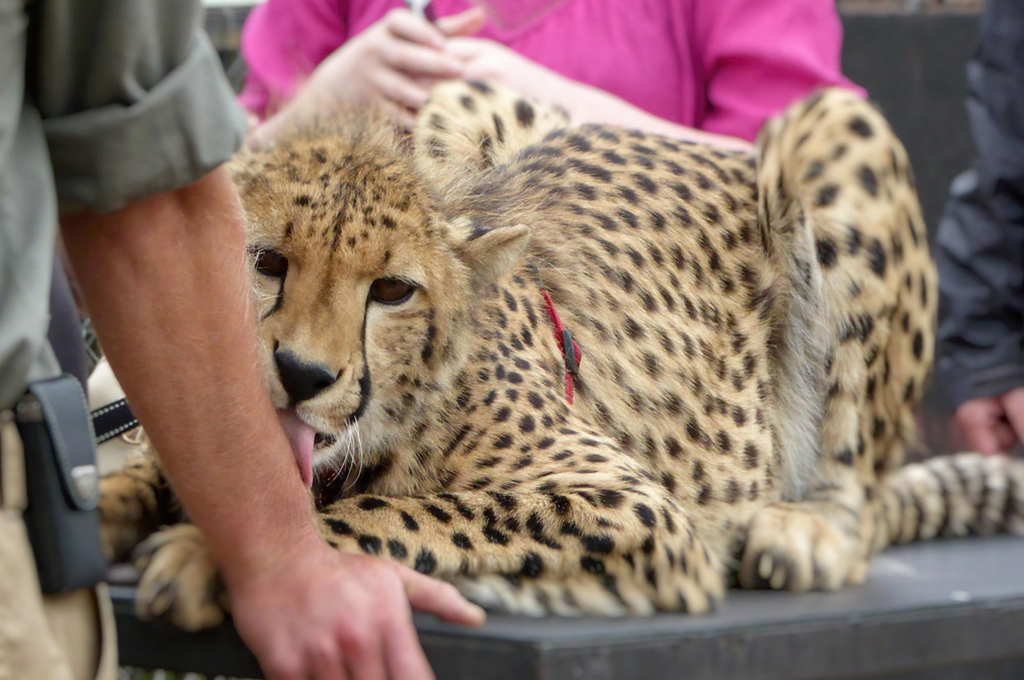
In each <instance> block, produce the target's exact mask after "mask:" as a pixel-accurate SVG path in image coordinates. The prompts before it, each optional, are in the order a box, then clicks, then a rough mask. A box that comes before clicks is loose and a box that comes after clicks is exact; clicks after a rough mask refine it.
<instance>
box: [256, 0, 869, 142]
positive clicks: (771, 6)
mask: <svg viewBox="0 0 1024 680" xmlns="http://www.w3.org/2000/svg"><path fill="white" fill-rule="evenodd" d="M476 4H482V5H486V6H487V7H486V14H485V12H484V11H482V10H481V9H479V8H474V6H473V3H470V2H469V1H468V0H435V2H434V3H433V6H432V9H433V11H434V12H435V13H436V15H437V16H439V17H442V18H441V19H439V20H438V21H437V23H436V25H434V24H429V23H427V22H426V21H424V20H423V19H420V18H418V17H416V16H415V15H414V14H413V13H412V12H410V11H409V10H407V9H404V7H405V5H404V3H403V2H401V0H269V1H268V2H266V3H265V4H263V5H261V6H259V7H257V8H256V9H255V10H253V12H252V14H251V15H250V17H249V19H248V21H247V23H246V25H245V28H244V30H243V34H242V52H243V55H244V57H245V59H246V61H247V63H248V65H249V75H248V78H247V81H246V84H245V89H244V91H243V92H242V95H241V101H242V103H243V104H244V105H245V106H246V107H247V108H248V109H249V110H250V111H251V112H252V113H253V114H254V115H255V116H256V117H257V118H258V119H260V120H263V119H266V118H267V117H268V116H269V115H271V114H274V113H276V112H278V111H280V112H281V114H283V115H281V116H276V117H275V118H277V121H276V122H282V120H287V119H289V118H292V117H294V116H302V115H307V114H308V113H309V112H311V111H315V110H321V108H322V107H331V106H333V105H341V104H346V103H347V104H352V103H375V104H377V105H382V106H384V107H385V108H387V109H388V110H390V111H391V113H392V114H393V116H394V117H395V118H396V119H398V120H399V122H401V123H402V124H404V125H405V126H407V127H408V126H410V125H411V124H412V119H413V115H414V113H415V111H416V110H417V109H418V108H419V107H420V106H421V105H422V104H423V103H424V102H425V101H426V98H427V92H428V90H429V87H430V85H431V84H432V83H433V82H436V81H437V80H438V79H443V78H467V79H470V80H488V81H496V82H499V83H504V84H506V85H508V86H510V87H512V88H514V89H516V90H519V91H520V92H522V93H524V94H526V95H529V96H532V97H534V98H535V99H538V100H540V101H545V102H547V103H550V104H556V105H559V106H562V107H563V108H565V109H566V110H568V111H569V112H570V113H572V114H573V116H574V118H575V119H576V120H578V121H581V122H602V123H612V124H616V125H622V126H626V127H635V128H640V129H644V130H647V131H649V132H655V133H659V134H663V135H667V136H672V137H677V138H682V139H691V140H695V141H705V142H710V143H717V144H721V145H725V146H732V147H739V148H743V147H746V146H748V145H747V144H746V141H745V140H752V139H753V138H754V137H755V135H756V134H757V131H758V130H759V129H760V127H761V125H762V123H763V122H764V120H765V119H766V118H768V117H769V116H771V115H772V114H774V113H777V112H778V111H781V110H782V109H783V108H785V107H786V105H788V104H789V103H791V102H793V101H794V100H796V99H799V98H801V97H804V96H806V95H808V94H809V93H811V92H812V91H813V90H815V89H817V88H819V87H823V86H829V85H839V86H844V87H848V88H851V89H855V90H857V91H859V88H857V86H856V85H854V84H852V83H851V82H850V81H849V80H847V79H846V78H845V77H844V76H843V75H842V72H841V70H840V63H839V62H840V49H841V46H842V27H841V25H840V22H839V17H838V14H837V12H836V8H835V4H834V2H833V1H832V0H492V1H490V2H486V3H483V2H480V3H476ZM471 36H472V37H471ZM273 127H274V126H273V125H271V126H266V127H265V128H264V133H265V134H271V133H268V132H267V130H268V129H271V130H272V128H273Z"/></svg>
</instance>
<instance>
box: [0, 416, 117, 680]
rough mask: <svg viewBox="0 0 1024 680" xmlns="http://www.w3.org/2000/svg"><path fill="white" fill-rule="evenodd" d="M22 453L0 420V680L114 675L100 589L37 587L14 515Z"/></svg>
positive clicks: (21, 496) (21, 488)
mask: <svg viewBox="0 0 1024 680" xmlns="http://www.w3.org/2000/svg"><path fill="white" fill-rule="evenodd" d="M2 415H3V414H0V416H2ZM22 456H23V453H22V450H21V440H20V438H19V437H18V435H17V430H16V429H15V427H14V424H13V422H11V421H10V420H7V421H6V422H5V420H4V419H2V418H0V505H2V507H0V680H115V679H116V677H117V639H116V635H115V630H114V612H113V609H112V608H111V604H110V597H109V595H108V593H107V589H106V586H105V585H102V584H101V585H100V586H98V587H96V588H95V589H91V588H89V589H84V590H78V591H75V592H72V593H66V594H61V595H46V596H44V595H43V594H42V593H41V592H40V590H39V582H38V579H37V577H36V565H35V561H34V560H33V557H32V547H31V545H30V544H29V541H28V533H27V532H26V530H25V523H24V522H23V521H22V518H21V512H22V510H23V509H24V508H25V502H26V499H25V484H24V479H25V475H24V459H23V457H22Z"/></svg>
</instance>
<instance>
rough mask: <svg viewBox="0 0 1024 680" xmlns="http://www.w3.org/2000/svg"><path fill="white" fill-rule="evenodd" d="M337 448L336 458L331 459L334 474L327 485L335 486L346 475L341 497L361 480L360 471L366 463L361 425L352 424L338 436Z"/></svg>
mask: <svg viewBox="0 0 1024 680" xmlns="http://www.w3.org/2000/svg"><path fill="white" fill-rule="evenodd" d="M337 447H338V448H337V449H336V451H335V454H334V456H332V457H331V459H330V463H329V464H330V467H331V473H333V474H331V476H330V478H329V480H328V482H327V484H328V485H330V484H333V483H334V482H335V481H336V480H337V479H338V477H339V476H341V475H342V474H343V473H344V474H345V480H344V482H343V484H342V488H341V495H342V496H344V495H345V494H346V493H347V492H348V491H349V490H350V489H351V488H352V487H353V486H354V485H355V483H356V480H357V479H358V478H359V471H360V470H362V468H363V465H364V463H365V461H366V453H365V450H364V449H363V438H362V435H361V434H360V432H359V423H350V424H349V425H347V426H346V427H345V429H344V430H343V431H342V432H341V433H339V434H338V444H337Z"/></svg>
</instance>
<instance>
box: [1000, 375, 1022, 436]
mask: <svg viewBox="0 0 1024 680" xmlns="http://www.w3.org/2000/svg"><path fill="white" fill-rule="evenodd" d="M1001 401H1002V404H1003V411H1004V412H1005V413H1006V419H1007V420H1009V421H1010V425H1012V426H1013V431H1014V433H1015V435H1016V438H1017V439H1019V440H1024V387H1018V388H1017V389H1015V390H1010V391H1009V392H1007V393H1006V394H1004V395H1003V396H1002V398H1001ZM1014 443H1015V442H1011V443H1010V446H1012V445H1013V444H1014ZM1010 446H1007V447H1005V448H1003V449H1000V450H1006V449H1008V448H1010Z"/></svg>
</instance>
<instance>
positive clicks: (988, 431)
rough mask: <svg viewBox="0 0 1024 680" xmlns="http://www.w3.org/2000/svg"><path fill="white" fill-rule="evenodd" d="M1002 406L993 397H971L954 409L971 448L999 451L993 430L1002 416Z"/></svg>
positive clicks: (989, 453) (989, 452) (985, 451)
mask: <svg viewBox="0 0 1024 680" xmlns="http://www.w3.org/2000/svg"><path fill="white" fill-rule="evenodd" d="M1002 415H1003V414H1002V407H1001V406H1000V404H999V401H998V400H997V399H995V398H993V397H986V398H982V399H972V400H971V401H968V402H965V403H963V404H961V405H960V407H959V408H958V409H957V410H956V421H957V423H958V424H959V425H960V427H961V428H962V429H963V431H964V434H965V435H967V440H968V442H970V445H971V448H973V449H975V450H977V451H978V452H979V453H984V454H986V455H991V454H993V453H996V452H998V451H999V440H998V439H997V438H996V435H995V433H994V431H993V427H994V425H995V424H996V423H997V422H999V421H1000V420H1001V418H1002Z"/></svg>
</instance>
